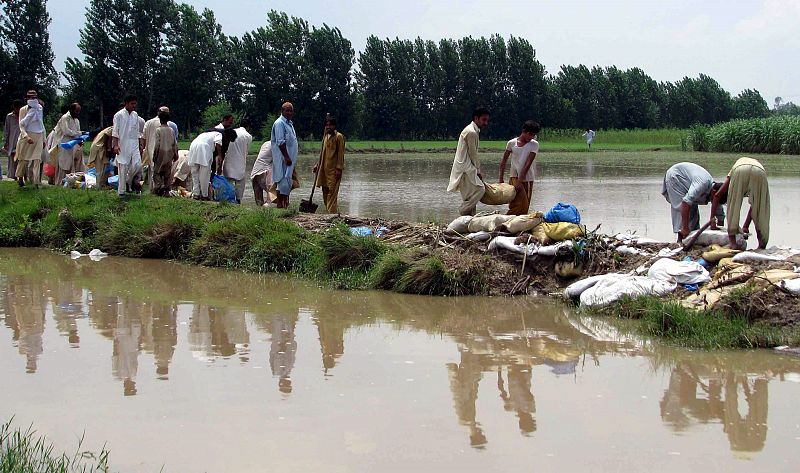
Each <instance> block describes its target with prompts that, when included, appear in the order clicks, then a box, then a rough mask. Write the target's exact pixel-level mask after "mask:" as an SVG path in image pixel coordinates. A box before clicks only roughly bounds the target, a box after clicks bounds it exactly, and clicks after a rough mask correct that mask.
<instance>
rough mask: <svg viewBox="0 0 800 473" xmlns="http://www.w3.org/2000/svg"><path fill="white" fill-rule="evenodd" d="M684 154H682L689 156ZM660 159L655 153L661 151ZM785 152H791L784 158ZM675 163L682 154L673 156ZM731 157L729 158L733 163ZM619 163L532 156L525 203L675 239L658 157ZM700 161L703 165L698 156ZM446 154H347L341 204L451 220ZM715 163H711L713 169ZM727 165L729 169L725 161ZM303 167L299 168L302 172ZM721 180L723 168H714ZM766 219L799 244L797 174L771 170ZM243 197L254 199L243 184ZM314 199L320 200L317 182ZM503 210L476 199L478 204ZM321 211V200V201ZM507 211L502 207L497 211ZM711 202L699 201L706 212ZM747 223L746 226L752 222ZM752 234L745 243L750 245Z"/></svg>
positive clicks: (364, 212) (363, 212) (487, 162)
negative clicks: (566, 207) (564, 207)
mask: <svg viewBox="0 0 800 473" xmlns="http://www.w3.org/2000/svg"><path fill="white" fill-rule="evenodd" d="M694 158H695V155H691V154H687V157H685V158H684V159H694ZM313 159H314V157H313V156H302V157H301V164H300V169H301V170H302V171H301V178H302V179H304V181H303V186H302V187H301V188H300V189H298V190H296V191H294V192H293V193H292V199H293V201H295V202H299V199H301V198H306V197H307V196H308V194H309V193H310V188H309V187H308V185H309V182H310V173H309V172H308V170H309V169H310V168H311V167H312V166H313V164H314V161H313ZM481 159H482V163H483V167H484V173H485V176H486V178H487V179H488V180H491V181H492V182H494V181H495V180H496V179H497V174H498V172H497V167H498V161H499V154H498V153H494V154H485V155H482V158H481ZM659 159H661V158H659ZM787 159H790V158H787ZM675 160H676V162H677V161H679V160H680V158H679V157H677V156H676V157H675ZM733 160H735V156H732V157H731V164H732V163H733ZM643 161H644V162H643V163H642V164H641V165H636V166H631V165H624V166H622V165H618V164H614V163H615V161H612V162H611V163H610V164H609V163H608V162H607V161H604V159H603V157H602V153H598V156H597V157H596V158H593V159H590V160H588V161H586V162H585V163H583V164H561V163H558V162H557V161H556V160H555V159H553V160H551V161H547V162H538V161H537V162H536V163H535V166H536V176H537V177H536V182H535V184H534V194H533V199H532V202H531V210H542V211H546V210H547V209H549V208H551V207H552V206H553V205H555V204H556V203H557V202H568V203H573V204H575V205H576V206H577V207H578V209H579V210H580V212H581V216H582V218H583V223H584V224H586V225H587V226H588V227H590V229H593V228H594V227H595V226H597V225H598V224H602V227H601V231H602V232H604V233H608V234H614V233H618V232H626V233H627V232H636V233H637V234H639V235H646V236H649V237H652V238H656V239H659V240H662V241H674V240H675V237H674V235H673V233H672V224H671V222H670V213H669V204H668V203H667V202H666V200H664V197H663V196H662V195H661V185H662V182H663V178H664V170H665V169H666V168H667V167H669V165H668V164H666V165H664V164H663V163H660V162H658V163H656V164H648V163H647V160H646V158H643ZM701 164H705V163H702V162H701ZM451 165H452V159H451V158H450V157H448V156H443V155H437V154H431V155H427V156H426V155H421V156H420V155H406V154H396V153H395V154H384V155H370V156H368V157H365V156H356V157H355V158H353V159H349V160H348V162H347V169H346V171H345V176H344V179H343V181H342V185H341V190H340V192H339V211H340V212H342V213H347V214H350V215H358V216H364V217H385V218H392V219H398V220H406V221H437V222H439V223H447V222H450V221H451V220H452V219H453V218H455V217H457V216H458V205H459V201H460V195H459V194H454V193H448V192H445V188H446V187H447V181H448V179H449V177H450V167H451ZM714 167H719V163H716V162H714V163H713V166H711V167H709V169H712V168H714ZM726 169H727V168H726ZM303 173H304V174H303ZM714 176H715V177H716V178H718V179H719V180H722V179H723V178H724V172H716V173H715V174H714ZM769 185H770V193H771V202H772V223H771V237H770V245H792V244H794V245H797V244H798V240H799V239H798V237H797V235H800V206H798V205H795V203H796V202H800V177H798V176H797V175H773V174H771V175H770V178H769ZM244 200H245V202H248V203H249V202H253V198H252V189H251V188H250V185H249V184H248V186H247V189H246V194H245V199H244ZM315 200H316V201H317V202H318V203H320V204H321V203H322V195H321V193H320V192H319V189H317V192H316V193H315ZM497 209H499V210H503V209H504V208H501V207H489V206H485V205H482V204H481V205H479V206H478V210H479V211H489V210H497ZM319 211H320V212H323V211H324V206H322V205H320V210H319ZM503 211H505V210H503ZM709 211H710V206H705V207H701V215H702V216H703V218H704V219H705V218H707V217H706V216H707V215H709ZM751 230H752V228H751ZM756 243H757V242H756V241H755V237H753V238H751V241H750V246H751V247H755V246H756Z"/></svg>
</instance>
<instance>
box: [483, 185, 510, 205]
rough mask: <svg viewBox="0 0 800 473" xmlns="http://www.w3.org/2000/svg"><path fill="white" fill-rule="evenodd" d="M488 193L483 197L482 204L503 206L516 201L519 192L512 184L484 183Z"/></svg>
mask: <svg viewBox="0 0 800 473" xmlns="http://www.w3.org/2000/svg"><path fill="white" fill-rule="evenodd" d="M484 184H485V186H486V192H485V193H484V194H483V197H481V203H484V204H486V205H503V204H507V203H509V202H511V201H512V200H514V197H516V195H517V190H516V189H514V186H512V185H511V184H489V183H484Z"/></svg>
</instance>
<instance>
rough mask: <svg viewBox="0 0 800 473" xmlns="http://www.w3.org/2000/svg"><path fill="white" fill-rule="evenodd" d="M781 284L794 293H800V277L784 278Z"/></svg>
mask: <svg viewBox="0 0 800 473" xmlns="http://www.w3.org/2000/svg"><path fill="white" fill-rule="evenodd" d="M780 286H781V287H782V288H784V289H786V290H787V291H789V292H791V293H792V294H797V295H800V279H783V280H781V282H780Z"/></svg>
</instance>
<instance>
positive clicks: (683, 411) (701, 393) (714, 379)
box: [660, 363, 769, 452]
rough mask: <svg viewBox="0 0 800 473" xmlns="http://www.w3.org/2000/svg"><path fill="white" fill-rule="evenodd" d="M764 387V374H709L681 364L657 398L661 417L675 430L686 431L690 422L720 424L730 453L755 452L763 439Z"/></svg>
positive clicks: (765, 408)
mask: <svg viewBox="0 0 800 473" xmlns="http://www.w3.org/2000/svg"><path fill="white" fill-rule="evenodd" d="M698 371H699V372H698ZM768 385H769V380H768V379H767V375H758V376H749V375H746V374H737V373H734V372H732V371H725V370H719V371H717V370H712V371H710V372H709V370H708V369H707V367H699V370H698V369H696V368H695V367H693V366H692V365H690V364H687V363H681V364H679V365H678V366H676V367H675V368H674V369H673V370H672V373H671V374H670V379H669V387H668V388H667V389H666V391H664V397H663V398H662V399H661V404H660V405H661V418H662V419H663V420H664V422H666V423H667V424H668V425H670V426H671V427H672V428H673V429H674V430H676V431H683V430H686V429H688V428H689V427H690V426H691V425H692V424H693V423H694V421H693V420H692V419H695V420H697V421H700V422H702V423H708V422H713V421H720V422H721V423H722V425H723V431H724V432H725V434H727V436H728V441H729V442H730V445H731V450H734V451H744V452H758V451H761V450H762V449H763V448H764V444H765V442H766V440H767V430H768V429H767V411H768V409H767V406H768V401H769V391H768ZM740 396H741V397H740ZM740 399H741V400H743V401H744V402H745V404H746V405H747V414H746V415H744V416H742V414H741V413H740V411H739V401H740Z"/></svg>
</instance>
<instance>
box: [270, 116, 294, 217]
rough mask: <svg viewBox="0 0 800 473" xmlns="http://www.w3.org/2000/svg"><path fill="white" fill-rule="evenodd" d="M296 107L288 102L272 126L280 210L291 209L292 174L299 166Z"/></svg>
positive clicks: (271, 135) (271, 138)
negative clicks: (295, 125) (293, 120)
mask: <svg viewBox="0 0 800 473" xmlns="http://www.w3.org/2000/svg"><path fill="white" fill-rule="evenodd" d="M292 117H294V105H292V104H291V102H286V103H284V104H283V105H282V106H281V116H279V117H278V119H277V120H275V123H273V124H272V132H271V133H270V143H271V144H272V182H273V184H275V185H276V187H277V191H278V199H277V202H276V204H277V206H278V208H279V209H285V208H287V207H289V193H290V192H292V173H293V172H294V168H295V165H296V164H297V152H298V148H299V143H298V142H297V134H295V131H294V124H293V123H292Z"/></svg>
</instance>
